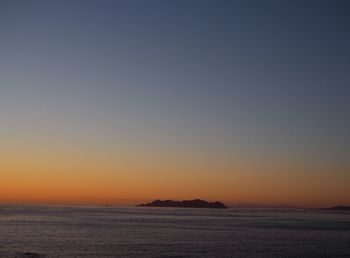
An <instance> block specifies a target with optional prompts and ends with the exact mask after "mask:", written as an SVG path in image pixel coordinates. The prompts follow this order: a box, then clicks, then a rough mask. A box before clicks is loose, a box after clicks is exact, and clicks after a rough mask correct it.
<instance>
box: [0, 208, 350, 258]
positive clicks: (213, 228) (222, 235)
mask: <svg viewBox="0 0 350 258" xmlns="http://www.w3.org/2000/svg"><path fill="white" fill-rule="evenodd" d="M0 257H220V258H221V257H350V212H328V211H303V210H261V209H229V210H198V209H174V208H169V209H167V208H114V207H67V206H64V207H58V206H50V207H43V206H5V205H2V206H0Z"/></svg>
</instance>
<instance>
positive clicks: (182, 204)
mask: <svg viewBox="0 0 350 258" xmlns="http://www.w3.org/2000/svg"><path fill="white" fill-rule="evenodd" d="M137 206H140V207H178V208H205V209H227V207H226V205H225V204H223V203H221V202H207V201H203V200H201V199H195V200H184V201H173V200H164V201H161V200H155V201H152V202H149V203H145V204H139V205H137Z"/></svg>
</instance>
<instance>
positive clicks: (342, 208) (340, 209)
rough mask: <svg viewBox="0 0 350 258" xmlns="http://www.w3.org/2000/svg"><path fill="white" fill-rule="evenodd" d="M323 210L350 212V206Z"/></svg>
mask: <svg viewBox="0 0 350 258" xmlns="http://www.w3.org/2000/svg"><path fill="white" fill-rule="evenodd" d="M322 210H329V211H350V206H342V205H339V206H334V207H330V208H325V209H322Z"/></svg>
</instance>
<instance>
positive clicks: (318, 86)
mask: <svg viewBox="0 0 350 258" xmlns="http://www.w3.org/2000/svg"><path fill="white" fill-rule="evenodd" d="M349 12H350V4H349V2H348V1H337V0H335V1H322V0H317V1H312V0H309V1H298V0H293V1H280V0H276V1H270V0H267V1H251V0H248V1H214V0H213V1H199V0H191V1H184V0H179V1H160V0H159V1H153V0H150V1H141V0H139V1H134V0H130V1H109V0H103V1H97V0H93V1H89V0H88V1H64V0H63V1H54V0H53V1H37V0H33V1H24V0H22V1H20V0H11V1H10V0H4V1H1V2H0V125H1V126H0V142H1V144H0V202H45V203H94V204H104V203H111V204H134V203H137V202H140V201H144V200H152V199H156V198H160V199H193V198H202V199H206V200H220V201H223V202H226V203H231V204H262V205H293V206H326V205H335V204H343V205H350V188H349V186H348V184H349V182H350V134H349V132H350V115H349V110H350V48H349V46H350V30H349V28H350V18H349Z"/></svg>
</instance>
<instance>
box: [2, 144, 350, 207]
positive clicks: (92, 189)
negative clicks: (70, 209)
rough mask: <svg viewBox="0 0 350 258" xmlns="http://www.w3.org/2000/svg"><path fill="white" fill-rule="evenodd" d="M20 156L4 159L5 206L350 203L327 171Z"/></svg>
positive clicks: (162, 159) (211, 161) (193, 160)
mask: <svg viewBox="0 0 350 258" xmlns="http://www.w3.org/2000/svg"><path fill="white" fill-rule="evenodd" d="M21 149H22V150H27V151H26V152H24V153H25V155H24V154H22V156H21V158H22V159H19V158H18V157H16V156H15V151H14V152H13V153H11V152H10V151H9V152H7V154H6V153H2V158H1V159H2V160H1V168H0V169H1V171H3V172H2V174H1V181H0V202H41V203H74V204H106V203H109V204H121V205H123V204H127V205H128V204H131V205H132V204H136V203H138V202H141V201H148V200H153V199H156V198H159V199H177V200H180V199H193V198H201V199H206V200H210V201H213V200H220V201H223V202H225V203H233V204H234V203H237V204H259V205H294V206H326V205H334V204H340V203H342V204H348V203H349V202H350V198H349V195H347V191H348V190H347V186H346V183H345V182H348V181H346V180H343V181H342V180H341V178H336V177H335V175H332V176H330V175H329V174H327V173H323V171H322V170H326V169H327V168H326V167H324V164H319V165H318V166H317V167H315V166H309V167H308V166H306V164H304V165H302V164H300V165H299V166H296V165H294V166H293V167H291V166H290V165H288V164H277V163H276V162H275V163H274V165H268V164H267V162H265V163H264V162H262V161H260V162H258V161H257V160H255V161H254V162H249V160H244V159H240V160H236V161H235V162H232V161H227V160H226V162H225V161H224V160H220V159H219V158H218V159H215V158H214V157H211V158H209V157H208V156H206V157H205V158H203V157H204V155H205V153H204V154H203V156H200V155H197V156H195V155H193V156H191V157H190V158H189V157H188V156H181V155H175V156H167V155H166V154H164V153H157V155H155V154H152V155H151V154H147V155H146V154H143V155H141V153H138V155H137V153H135V154H134V156H132V155H130V156H127V153H124V154H123V155H122V154H121V153H119V155H117V154H116V155H115V157H113V158H112V155H106V154H105V153H104V154H101V153H97V152H94V151H90V152H88V151H84V152H82V151H80V152H79V151H76V152H72V149H71V150H70V151H65V150H63V149H61V150H59V149H55V150H54V151H43V150H37V151H32V152H30V151H29V149H28V148H27V149H26V148H25V147H24V146H22V147H21ZM232 163H235V164H236V165H235V166H233V165H232ZM339 170H340V169H339ZM306 171H308V173H306ZM310 171H311V172H310ZM312 171H314V173H312ZM340 172H341V171H340ZM338 174H339V175H343V176H344V175H346V173H345V171H343V172H342V173H338ZM316 177H317V180H315V178H316ZM339 182H343V184H342V183H339Z"/></svg>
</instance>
